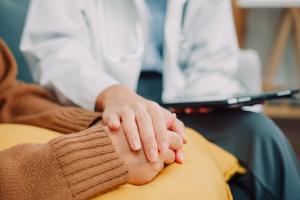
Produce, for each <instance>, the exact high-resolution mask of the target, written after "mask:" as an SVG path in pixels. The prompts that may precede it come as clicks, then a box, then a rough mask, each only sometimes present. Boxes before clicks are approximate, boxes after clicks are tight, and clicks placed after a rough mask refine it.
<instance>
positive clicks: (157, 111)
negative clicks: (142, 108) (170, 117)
mask: <svg viewBox="0 0 300 200" xmlns="http://www.w3.org/2000/svg"><path fill="white" fill-rule="evenodd" d="M147 111H148V113H149V114H150V116H151V118H152V124H153V128H154V133H155V137H156V141H157V144H158V149H159V151H160V152H161V153H165V152H167V151H168V149H169V143H168V137H167V127H166V120H165V117H164V115H163V112H162V110H161V108H160V106H159V105H158V104H156V103H151V104H150V105H149V106H148V107H147Z"/></svg>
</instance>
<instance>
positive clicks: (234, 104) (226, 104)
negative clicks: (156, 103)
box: [162, 89, 299, 112]
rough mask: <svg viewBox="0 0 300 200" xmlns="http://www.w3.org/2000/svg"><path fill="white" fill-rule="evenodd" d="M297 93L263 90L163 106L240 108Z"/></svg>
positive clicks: (178, 108) (181, 109)
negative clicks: (261, 91) (263, 91)
mask: <svg viewBox="0 0 300 200" xmlns="http://www.w3.org/2000/svg"><path fill="white" fill-rule="evenodd" d="M298 93H299V89H287V90H279V91H272V92H265V93H262V94H258V95H248V96H247V95H243V96H238V97H232V98H228V99H222V100H215V101H214V100H212V101H198V102H182V103H165V104H162V106H163V107H165V108H167V109H169V110H171V111H173V112H183V111H184V110H186V109H204V110H205V109H227V108H240V107H242V106H252V105H256V104H262V103H263V102H264V101H269V100H275V99H284V98H293V97H295V95H296V94H298Z"/></svg>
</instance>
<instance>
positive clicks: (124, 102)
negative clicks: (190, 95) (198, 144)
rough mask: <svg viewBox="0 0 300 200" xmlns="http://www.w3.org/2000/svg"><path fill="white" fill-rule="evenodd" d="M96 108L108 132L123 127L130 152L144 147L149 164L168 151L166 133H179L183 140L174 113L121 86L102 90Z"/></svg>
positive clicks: (182, 134) (179, 153)
mask: <svg viewBox="0 0 300 200" xmlns="http://www.w3.org/2000/svg"><path fill="white" fill-rule="evenodd" d="M96 109H97V110H100V111H103V121H104V123H105V124H107V125H108V127H109V128H110V129H111V130H119V129H120V127H121V125H122V128H123V130H124V132H125V135H126V138H127V140H128V143H129V145H130V147H131V149H132V150H135V151H137V150H139V149H141V148H142V147H143V149H144V152H145V155H146V157H147V159H148V160H149V161H152V162H155V161H157V160H158V157H159V153H161V154H164V153H167V152H168V150H169V141H168V137H167V132H168V130H171V131H173V132H176V133H178V134H180V135H181V136H182V138H183V139H184V141H185V135H184V125H183V123H182V122H181V121H180V120H178V119H177V118H176V115H175V114H172V113H170V112H169V111H167V110H165V109H164V108H162V107H160V106H159V105H158V104H157V103H155V102H153V101H149V100H146V99H145V98H143V97H141V96H139V95H137V94H136V93H135V92H134V91H132V90H130V89H128V88H126V87H124V86H120V85H114V86H111V87H109V88H108V89H106V90H105V91H103V92H102V93H101V94H100V95H99V96H98V98H97V102H96ZM180 155H182V154H181V152H180V150H178V153H177V156H176V161H177V162H180V163H181V162H182V156H180Z"/></svg>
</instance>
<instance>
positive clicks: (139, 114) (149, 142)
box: [134, 106, 158, 162]
mask: <svg viewBox="0 0 300 200" xmlns="http://www.w3.org/2000/svg"><path fill="white" fill-rule="evenodd" d="M134 113H135V117H136V122H137V125H138V130H139V134H140V138H141V141H142V144H143V148H144V151H145V154H146V157H147V159H148V160H149V161H151V162H155V161H157V159H158V150H157V143H156V138H155V134H154V130H153V126H152V120H151V117H150V115H149V114H148V113H147V112H146V110H145V109H144V108H141V107H139V106H138V107H135V110H134Z"/></svg>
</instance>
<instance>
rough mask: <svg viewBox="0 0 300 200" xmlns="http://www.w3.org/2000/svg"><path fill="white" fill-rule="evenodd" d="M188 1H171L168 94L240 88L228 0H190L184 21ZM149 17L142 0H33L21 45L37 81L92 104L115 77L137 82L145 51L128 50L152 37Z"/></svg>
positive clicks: (66, 98)
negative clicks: (135, 54) (148, 35)
mask: <svg viewBox="0 0 300 200" xmlns="http://www.w3.org/2000/svg"><path fill="white" fill-rule="evenodd" d="M184 4H185V0H168V6H167V13H166V22H165V48H164V66H163V95H162V100H163V101H164V102H174V101H183V100H185V101H186V100H200V99H203V98H222V97H227V96H230V95H233V94H236V93H238V92H240V90H241V86H240V84H239V83H238V82H237V81H236V80H235V79H234V78H233V77H234V75H235V73H236V70H237V60H238V59H237V56H238V45H237V40H236V35H235V29H234V23H233V18H232V10H231V3H230V0H189V1H188V6H187V7H186V12H185V15H184V16H185V17H184V21H183V20H182V19H183V12H182V11H183V7H184ZM103 13H104V15H105V18H104V17H103ZM147 16H148V15H147V7H146V5H145V2H144V1H143V0H122V1H121V0H44V1H41V0H31V4H30V8H29V13H28V17H27V20H26V26H25V29H24V33H23V37H22V42H21V50H22V51H23V52H24V53H25V56H26V58H27V61H28V63H29V66H30V68H31V71H32V74H33V78H34V80H36V81H37V82H39V83H40V84H41V85H43V86H46V87H48V88H50V89H52V90H53V91H54V92H55V93H56V94H57V95H58V97H59V98H60V99H61V101H62V102H64V103H66V102H72V103H74V104H77V105H79V106H81V107H83V108H86V109H89V110H93V109H94V106H95V100H96V97H97V96H98V95H99V94H100V93H101V92H102V91H103V90H104V89H106V88H107V87H109V86H111V85H113V84H118V83H120V84H124V85H127V86H128V87H130V88H132V89H136V87H137V82H138V77H139V74H140V71H141V65H142V60H143V56H144V54H143V52H142V53H141V54H140V55H139V56H137V57H132V58H130V59H129V58H127V57H130V55H131V54H134V53H135V51H136V49H137V48H138V46H144V44H145V43H147V23H146V21H147ZM182 22H183V24H182ZM136 24H140V25H141V26H140V27H141V30H142V41H139V42H137V31H136ZM103 38H104V39H103ZM104 43H105V45H104ZM107 52H109V53H107ZM107 54H109V55H107ZM126 55H128V56H126ZM110 56H112V57H117V58H120V60H121V62H119V63H116V62H111V61H110V59H109V57H110Z"/></svg>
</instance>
